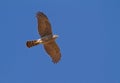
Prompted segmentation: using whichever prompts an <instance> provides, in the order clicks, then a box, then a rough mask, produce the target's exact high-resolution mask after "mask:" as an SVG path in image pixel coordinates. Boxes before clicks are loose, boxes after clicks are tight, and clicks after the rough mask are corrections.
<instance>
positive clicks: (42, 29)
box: [36, 12, 52, 37]
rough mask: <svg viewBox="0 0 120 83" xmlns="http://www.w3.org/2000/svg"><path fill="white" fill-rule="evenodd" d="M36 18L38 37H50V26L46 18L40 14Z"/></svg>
mask: <svg viewBox="0 0 120 83" xmlns="http://www.w3.org/2000/svg"><path fill="white" fill-rule="evenodd" d="M36 17H37V20H38V32H39V34H40V36H41V37H44V36H47V35H52V29H51V24H50V22H49V20H48V18H47V16H46V15H45V14H44V13H42V12H38V13H37V15H36Z"/></svg>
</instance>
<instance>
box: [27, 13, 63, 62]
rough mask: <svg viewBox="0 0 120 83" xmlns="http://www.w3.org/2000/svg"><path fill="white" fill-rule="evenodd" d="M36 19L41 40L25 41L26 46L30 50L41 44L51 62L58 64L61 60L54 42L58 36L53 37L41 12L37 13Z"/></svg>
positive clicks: (49, 26)
mask: <svg viewBox="0 0 120 83" xmlns="http://www.w3.org/2000/svg"><path fill="white" fill-rule="evenodd" d="M36 17H37V21H38V32H39V35H40V36H41V38H39V39H37V40H32V41H27V42H26V46H27V47H28V48H30V47H33V46H36V45H38V44H43V46H44V49H45V51H46V52H47V54H48V55H49V56H50V57H51V58H52V62H53V63H58V62H59V60H60V58H61V53H60V48H59V47H58V45H57V43H56V42H55V39H56V38H57V37H58V35H53V33H52V29H51V24H50V22H49V19H48V17H47V16H46V15H45V14H44V13H43V12H38V13H37V14H36Z"/></svg>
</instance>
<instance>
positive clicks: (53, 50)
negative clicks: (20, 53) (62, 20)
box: [44, 40, 61, 63]
mask: <svg viewBox="0 0 120 83" xmlns="http://www.w3.org/2000/svg"><path fill="white" fill-rule="evenodd" d="M44 48H45V50H46V52H47V53H48V55H50V57H51V58H52V61H53V62H54V63H57V62H59V60H60V58H61V53H60V49H59V47H58V45H57V44H56V42H55V41H54V40H53V41H50V42H49V43H46V44H44Z"/></svg>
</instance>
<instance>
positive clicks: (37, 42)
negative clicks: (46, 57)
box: [26, 40, 40, 48]
mask: <svg viewBox="0 0 120 83" xmlns="http://www.w3.org/2000/svg"><path fill="white" fill-rule="evenodd" d="M38 44H40V42H39V41H38V40H33V41H27V42H26V46H27V47H28V48H30V47H33V46H36V45H38Z"/></svg>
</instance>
